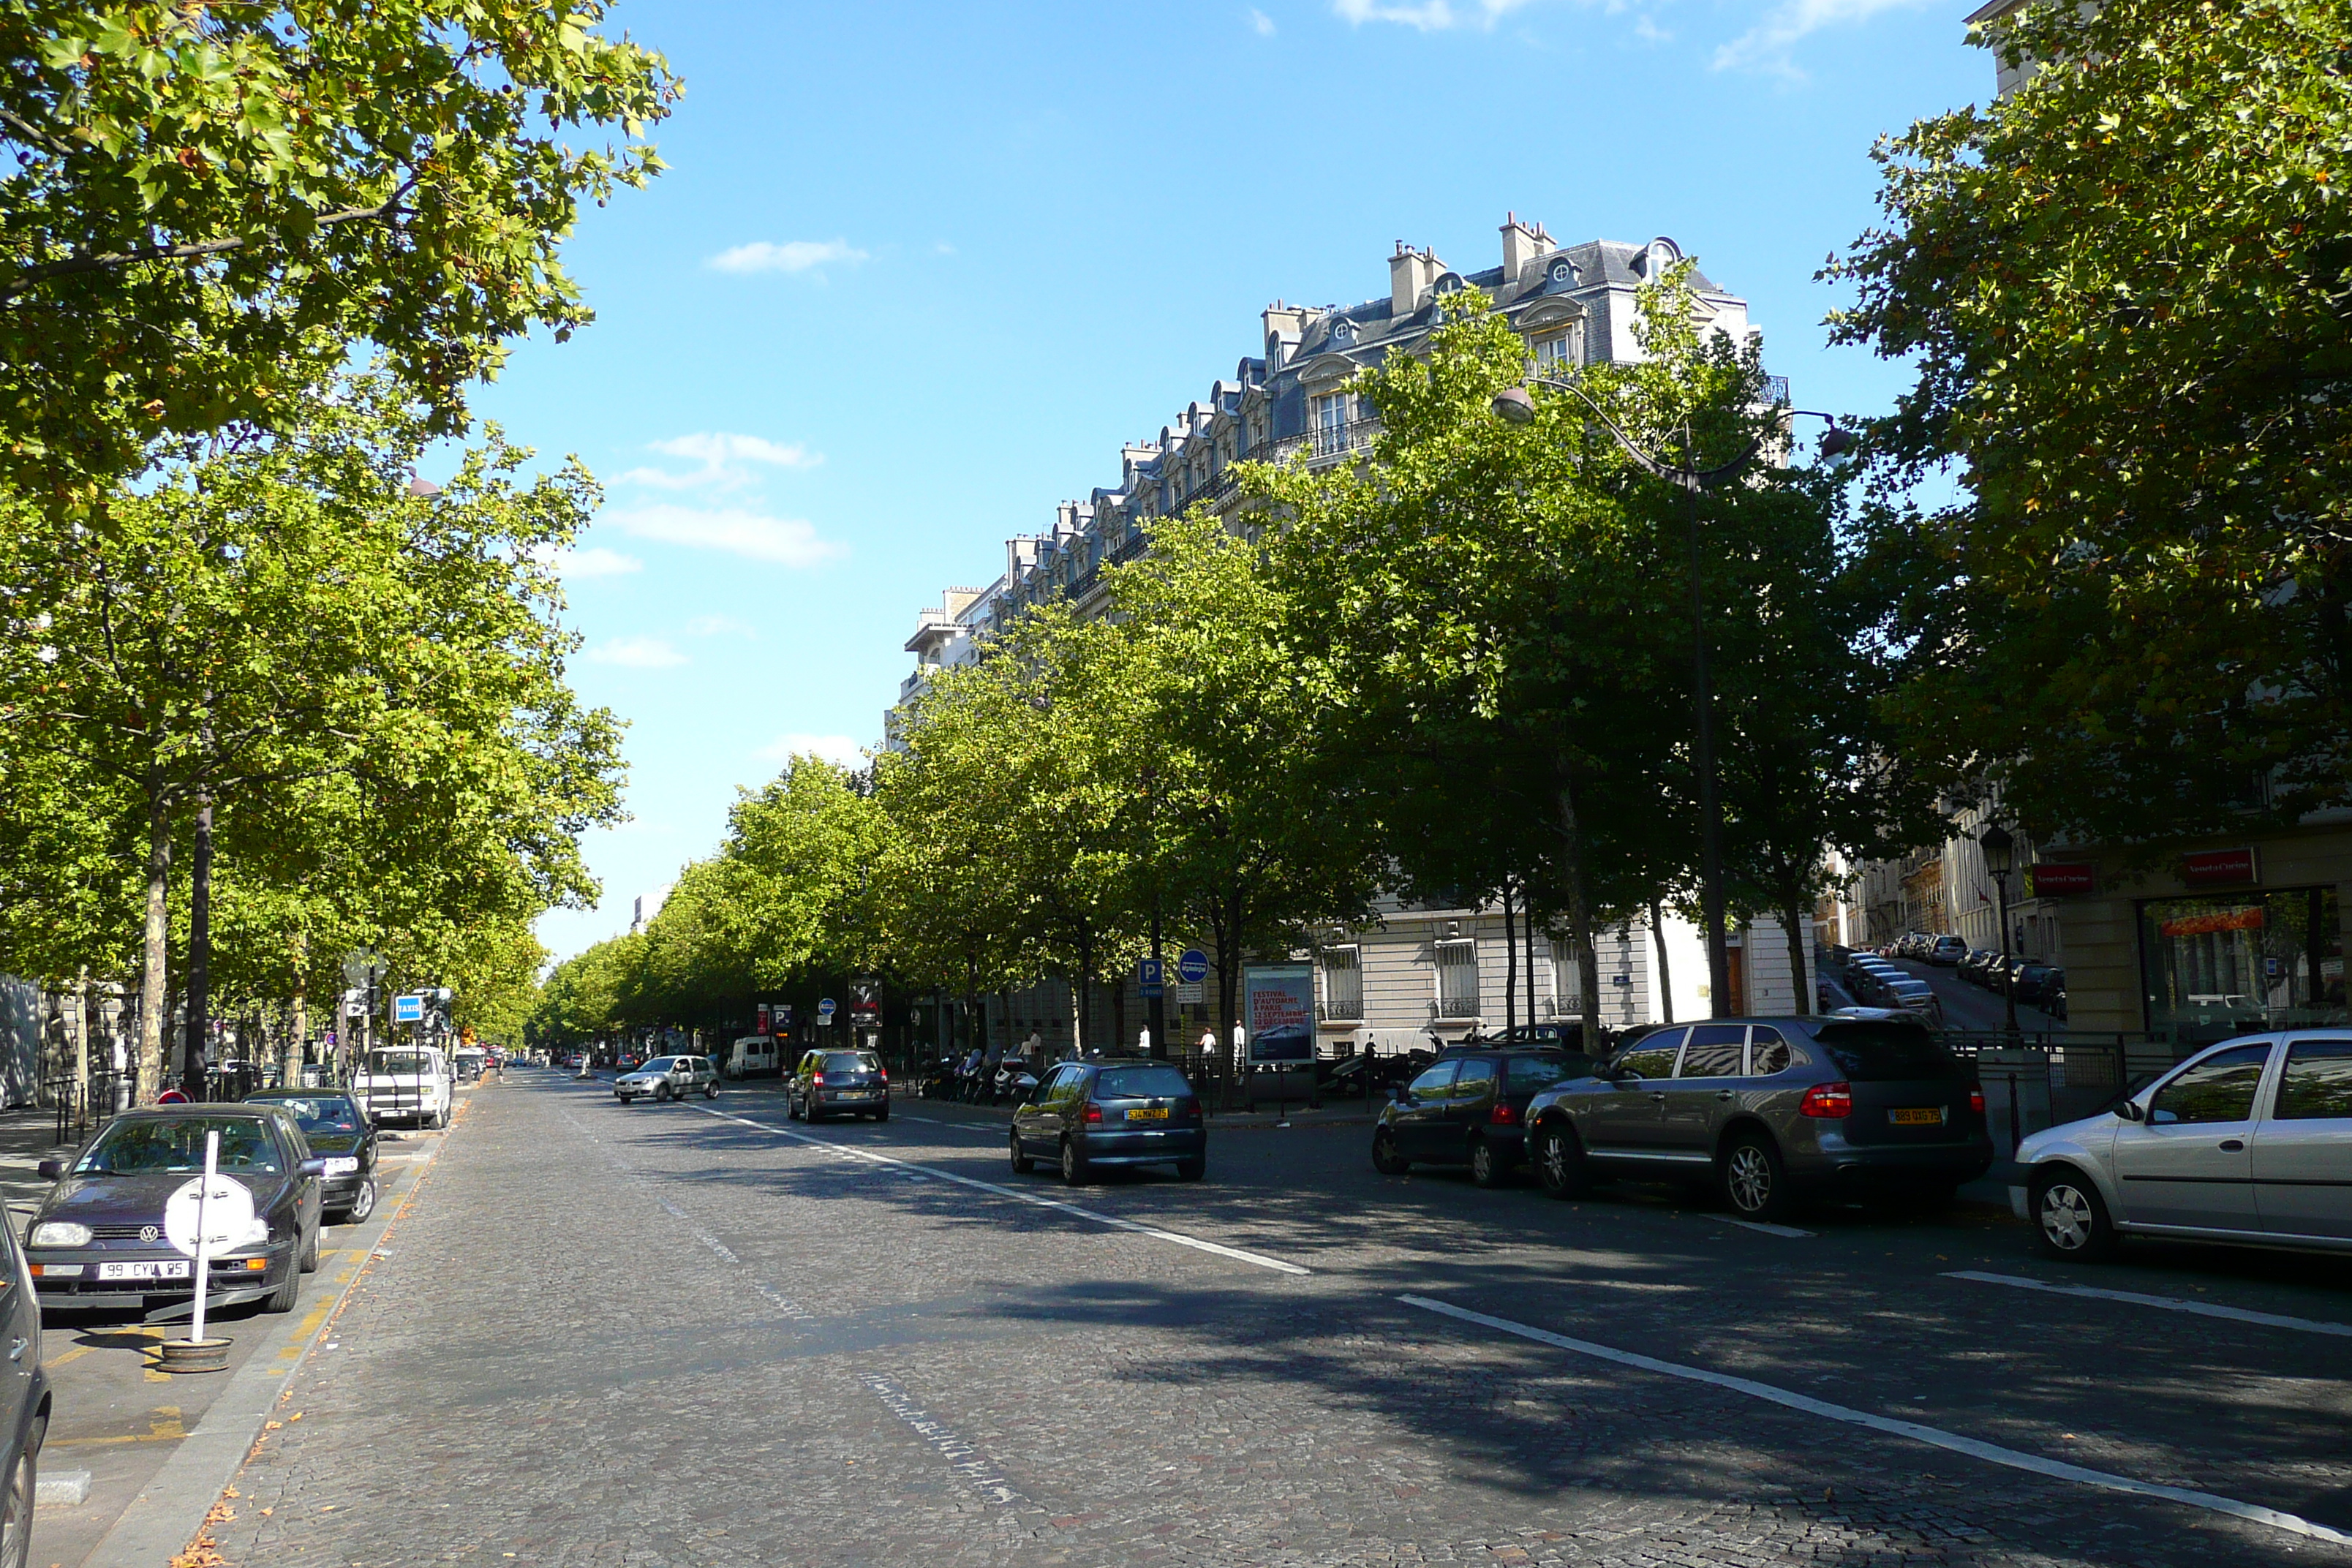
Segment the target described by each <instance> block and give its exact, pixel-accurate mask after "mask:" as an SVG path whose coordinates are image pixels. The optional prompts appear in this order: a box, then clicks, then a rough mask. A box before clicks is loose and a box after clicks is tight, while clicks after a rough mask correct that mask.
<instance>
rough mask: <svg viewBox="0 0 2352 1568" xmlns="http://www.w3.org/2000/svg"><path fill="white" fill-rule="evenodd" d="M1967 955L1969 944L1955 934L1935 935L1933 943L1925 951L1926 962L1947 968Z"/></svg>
mask: <svg viewBox="0 0 2352 1568" xmlns="http://www.w3.org/2000/svg"><path fill="white" fill-rule="evenodd" d="M1968 955H1969V944H1968V943H1967V942H1963V941H1961V940H1960V939H1959V938H1958V937H1956V936H1939V937H1937V939H1936V941H1935V945H1933V946H1932V947H1930V948H1928V949H1927V962H1928V963H1932V964H1935V965H1937V967H1939V968H1944V969H1949V968H1950V967H1952V965H1954V964H1956V963H1959V961H1960V960H1962V959H1964V958H1966V957H1967V956H1968Z"/></svg>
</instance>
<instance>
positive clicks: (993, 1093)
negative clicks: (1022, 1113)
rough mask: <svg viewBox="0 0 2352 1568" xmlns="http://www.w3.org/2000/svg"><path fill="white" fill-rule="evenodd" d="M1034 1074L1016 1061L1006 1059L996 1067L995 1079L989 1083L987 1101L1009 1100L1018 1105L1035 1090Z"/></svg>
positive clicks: (1035, 1077)
mask: <svg viewBox="0 0 2352 1568" xmlns="http://www.w3.org/2000/svg"><path fill="white" fill-rule="evenodd" d="M1036 1088H1037V1075H1036V1074H1034V1073H1033V1072H1031V1071H1030V1070H1029V1069H1028V1068H1026V1067H1025V1066H1024V1065H1023V1064H1022V1063H1020V1062H1018V1061H1007V1062H1005V1063H1003V1065H1002V1066H1000V1067H999V1068H997V1069H996V1079H995V1081H994V1082H993V1083H992V1084H990V1085H989V1091H988V1103H989V1104H991V1105H1003V1104H1004V1103H1005V1102H1006V1101H1008V1100H1010V1101H1011V1102H1012V1103H1013V1104H1014V1105H1020V1104H1023V1103H1024V1102H1025V1101H1026V1100H1028V1098H1029V1096H1030V1095H1031V1094H1033V1093H1034V1092H1035V1091H1036Z"/></svg>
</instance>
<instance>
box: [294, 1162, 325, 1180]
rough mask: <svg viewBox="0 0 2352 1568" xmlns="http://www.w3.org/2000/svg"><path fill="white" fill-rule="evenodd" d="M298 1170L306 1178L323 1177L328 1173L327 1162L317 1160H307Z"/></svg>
mask: <svg viewBox="0 0 2352 1568" xmlns="http://www.w3.org/2000/svg"><path fill="white" fill-rule="evenodd" d="M296 1168H297V1169H298V1170H299V1171H300V1172H301V1173H302V1174H304V1175H306V1176H323V1175H325V1174H326V1173H327V1162H326V1161H324V1160H316V1159H313V1160H305V1161H303V1162H302V1163H301V1164H300V1165H299V1166H298V1167H296Z"/></svg>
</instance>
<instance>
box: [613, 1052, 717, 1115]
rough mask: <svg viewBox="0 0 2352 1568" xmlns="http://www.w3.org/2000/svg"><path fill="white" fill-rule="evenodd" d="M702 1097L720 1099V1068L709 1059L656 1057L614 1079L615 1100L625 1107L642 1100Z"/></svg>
mask: <svg viewBox="0 0 2352 1568" xmlns="http://www.w3.org/2000/svg"><path fill="white" fill-rule="evenodd" d="M689 1094H698V1095H700V1096H702V1097H703V1098H704V1099H705V1100H716V1099H718V1098H719V1068H718V1067H717V1065H716V1064H714V1063H713V1062H712V1061H711V1059H710V1058H709V1057H655V1058H653V1059H652V1060H650V1061H648V1062H646V1065H645V1066H643V1067H641V1068H637V1069H636V1070H635V1071H634V1072H625V1073H623V1074H621V1075H620V1076H619V1077H618V1078H616V1079H614V1080H613V1098H614V1099H615V1100H619V1101H620V1102H621V1103H622V1104H623V1105H629V1104H633V1103H635V1101H637V1100H684V1099H685V1098H686V1097H687V1096H688V1095H689Z"/></svg>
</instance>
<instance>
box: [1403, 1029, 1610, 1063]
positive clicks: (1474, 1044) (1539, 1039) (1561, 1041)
mask: <svg viewBox="0 0 2352 1568" xmlns="http://www.w3.org/2000/svg"><path fill="white" fill-rule="evenodd" d="M1496 1046H1523V1047H1536V1048H1538V1049H1543V1050H1553V1051H1566V1052H1568V1053H1569V1054H1570V1056H1586V1055H1588V1054H1589V1053H1588V1052H1586V1051H1585V1049H1584V1020H1583V1019H1581V1018H1554V1019H1551V1020H1549V1022H1546V1023H1541V1024H1516V1025H1513V1026H1511V1027H1509V1028H1507V1029H1497V1030H1496V1031H1495V1032H1494V1033H1493V1034H1491V1035H1473V1036H1471V1037H1469V1038H1467V1039H1463V1040H1457V1041H1455V1042H1454V1044H1453V1045H1450V1046H1447V1047H1444V1049H1443V1050H1441V1051H1439V1052H1438V1054H1439V1055H1440V1056H1444V1055H1447V1054H1449V1053H1451V1052H1454V1051H1460V1050H1479V1049H1490V1048H1492V1047H1496ZM1595 1065H1596V1066H1597V1065H1598V1064H1597V1063H1596V1064H1595Z"/></svg>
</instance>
